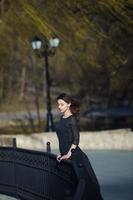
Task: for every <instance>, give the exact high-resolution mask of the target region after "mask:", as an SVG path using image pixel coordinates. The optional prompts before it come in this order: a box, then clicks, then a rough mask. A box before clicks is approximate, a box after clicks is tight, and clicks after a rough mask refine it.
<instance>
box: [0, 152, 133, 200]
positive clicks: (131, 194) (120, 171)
mask: <svg viewBox="0 0 133 200" xmlns="http://www.w3.org/2000/svg"><path fill="white" fill-rule="evenodd" d="M86 153H87V155H88V157H89V159H90V161H91V164H92V166H93V168H94V170H95V173H96V175H97V177H98V179H99V182H100V185H101V191H102V194H103V197H104V200H133V152H131V151H105V150H104V151H101V150H100V151H92V150H91V151H86ZM0 200H13V198H8V197H5V196H3V195H2V196H0Z"/></svg>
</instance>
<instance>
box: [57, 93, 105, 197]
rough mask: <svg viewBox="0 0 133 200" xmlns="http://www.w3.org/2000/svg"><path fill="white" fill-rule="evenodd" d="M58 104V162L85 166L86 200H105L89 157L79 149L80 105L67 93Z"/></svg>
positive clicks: (60, 98) (58, 100) (61, 95)
mask: <svg viewBox="0 0 133 200" xmlns="http://www.w3.org/2000/svg"><path fill="white" fill-rule="evenodd" d="M57 104H58V108H59V111H60V112H61V114H62V116H61V119H60V121H59V123H58V124H57V126H56V133H57V136H58V140H59V149H60V153H61V154H60V155H58V156H57V161H58V162H60V161H61V160H67V159H71V160H72V161H73V162H75V163H76V164H77V165H79V164H80V165H81V164H82V166H83V170H84V174H85V180H86V192H85V196H86V198H85V199H86V200H103V198H102V196H101V193H100V187H99V184H98V181H97V178H96V175H95V173H94V171H93V169H92V167H91V164H90V162H89V159H88V157H87V156H86V154H85V153H84V152H83V151H82V150H81V149H80V148H79V146H78V145H79V130H78V125H77V120H76V118H77V114H78V113H79V104H78V103H77V102H76V101H75V100H73V99H72V98H71V97H70V96H68V95H67V94H65V93H62V94H60V95H59V96H58V97H57Z"/></svg>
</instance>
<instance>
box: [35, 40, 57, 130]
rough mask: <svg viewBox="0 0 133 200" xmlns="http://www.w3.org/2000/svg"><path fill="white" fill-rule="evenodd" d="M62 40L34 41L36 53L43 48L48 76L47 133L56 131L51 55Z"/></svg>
mask: <svg viewBox="0 0 133 200" xmlns="http://www.w3.org/2000/svg"><path fill="white" fill-rule="evenodd" d="M59 42H60V40H59V39H58V38H51V39H50V40H47V39H45V40H44V41H42V40H41V39H40V38H38V37H37V36H35V37H34V38H33V40H32V48H33V49H34V50H35V51H39V50H40V49H42V48H43V51H42V52H41V54H42V56H44V60H45V75H46V77H45V78H46V104H47V118H46V131H47V132H49V131H54V122H53V116H52V112H51V95H50V86H51V84H50V75H49V62H48V57H49V55H51V54H53V53H54V52H55V49H56V48H57V47H58V46H59Z"/></svg>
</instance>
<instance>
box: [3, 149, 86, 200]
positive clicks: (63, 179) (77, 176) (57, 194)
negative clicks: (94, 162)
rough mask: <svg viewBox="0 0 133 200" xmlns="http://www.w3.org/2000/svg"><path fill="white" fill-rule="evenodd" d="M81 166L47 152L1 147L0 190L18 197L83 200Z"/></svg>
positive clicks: (39, 199)
mask: <svg viewBox="0 0 133 200" xmlns="http://www.w3.org/2000/svg"><path fill="white" fill-rule="evenodd" d="M81 171H82V167H79V168H78V167H77V166H75V165H74V164H73V163H72V162H71V161H62V162H60V163H58V162H57V161H56V155H54V154H52V153H48V152H39V151H33V150H26V149H20V148H15V147H0V193H1V194H6V195H9V196H13V197H15V198H17V199H21V200H60V199H61V200H82V199H83V193H84V186H85V183H84V179H83V177H82V172H81Z"/></svg>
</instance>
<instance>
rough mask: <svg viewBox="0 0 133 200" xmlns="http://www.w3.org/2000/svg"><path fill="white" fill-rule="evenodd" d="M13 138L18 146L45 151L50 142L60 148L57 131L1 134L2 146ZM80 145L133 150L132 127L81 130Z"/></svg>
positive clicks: (9, 144) (6, 144) (54, 147)
mask: <svg viewBox="0 0 133 200" xmlns="http://www.w3.org/2000/svg"><path fill="white" fill-rule="evenodd" d="M12 138H16V140H17V147H20V148H26V149H34V150H44V151H45V150H46V143H47V142H50V143H51V148H52V150H54V149H56V150H57V149H58V140H57V136H56V133H55V132H50V133H47V132H46V133H34V134H31V135H10V136H9V135H0V146H12ZM79 146H80V147H81V148H82V149H87V150H89V149H94V150H97V149H99V150H133V132H132V131H131V130H130V129H120V130H108V131H98V132H81V133H80V145H79Z"/></svg>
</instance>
